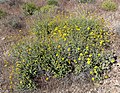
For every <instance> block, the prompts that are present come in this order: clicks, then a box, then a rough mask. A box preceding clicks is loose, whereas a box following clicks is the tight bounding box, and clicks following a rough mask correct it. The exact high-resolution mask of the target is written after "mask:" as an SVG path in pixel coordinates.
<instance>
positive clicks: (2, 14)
mask: <svg viewBox="0 0 120 93" xmlns="http://www.w3.org/2000/svg"><path fill="white" fill-rule="evenodd" d="M6 15H7V13H6V12H4V11H3V10H2V9H0V19H2V18H3V17H5V16H6Z"/></svg>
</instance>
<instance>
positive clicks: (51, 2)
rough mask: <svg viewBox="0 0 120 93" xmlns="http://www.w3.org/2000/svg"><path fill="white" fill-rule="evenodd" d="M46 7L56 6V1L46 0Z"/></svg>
mask: <svg viewBox="0 0 120 93" xmlns="http://www.w3.org/2000/svg"><path fill="white" fill-rule="evenodd" d="M47 3H48V5H57V4H58V0H47Z"/></svg>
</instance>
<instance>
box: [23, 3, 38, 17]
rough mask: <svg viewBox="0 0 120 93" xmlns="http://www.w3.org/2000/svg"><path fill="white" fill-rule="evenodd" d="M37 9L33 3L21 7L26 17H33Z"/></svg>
mask: <svg viewBox="0 0 120 93" xmlns="http://www.w3.org/2000/svg"><path fill="white" fill-rule="evenodd" d="M37 9H38V8H37V7H36V6H35V4H34V3H26V4H24V5H23V10H24V13H25V14H26V15H33V14H34V12H35V11H36V10H37Z"/></svg>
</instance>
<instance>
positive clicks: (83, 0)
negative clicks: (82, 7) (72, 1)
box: [77, 0, 95, 3]
mask: <svg viewBox="0 0 120 93" xmlns="http://www.w3.org/2000/svg"><path fill="white" fill-rule="evenodd" d="M77 1H78V2H79V3H92V2H95V0H77Z"/></svg>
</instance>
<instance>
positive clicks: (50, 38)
mask: <svg viewBox="0 0 120 93" xmlns="http://www.w3.org/2000/svg"><path fill="white" fill-rule="evenodd" d="M33 33H35V35H36V36H37V38H36V40H34V42H31V43H30V42H22V43H19V44H17V45H16V46H15V47H14V49H13V54H12V55H13V57H14V59H15V68H16V76H17V77H16V78H17V79H18V81H19V83H18V85H19V86H20V88H22V89H31V88H35V87H36V86H37V83H38V82H35V78H40V77H41V76H44V77H47V78H46V80H48V79H49V78H51V77H53V78H63V77H65V76H66V75H67V74H70V73H74V74H80V73H81V72H83V73H84V72H89V74H90V75H91V77H92V78H91V79H92V80H93V81H94V80H101V79H104V78H106V77H107V74H106V73H108V72H109V70H110V69H111V66H112V64H113V63H114V62H116V57H115V56H114V54H113V53H111V52H109V51H108V52H107V51H105V49H106V48H107V47H109V44H110V41H109V38H110V33H109V32H108V29H106V28H105V27H104V23H103V21H102V22H101V21H100V20H95V19H94V18H89V17H86V18H85V17H81V18H72V19H69V18H68V19H66V18H59V17H55V18H48V19H46V18H45V19H42V20H39V21H37V22H36V24H35V26H34V28H33ZM104 74H106V75H105V76H103V75H104Z"/></svg>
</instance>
